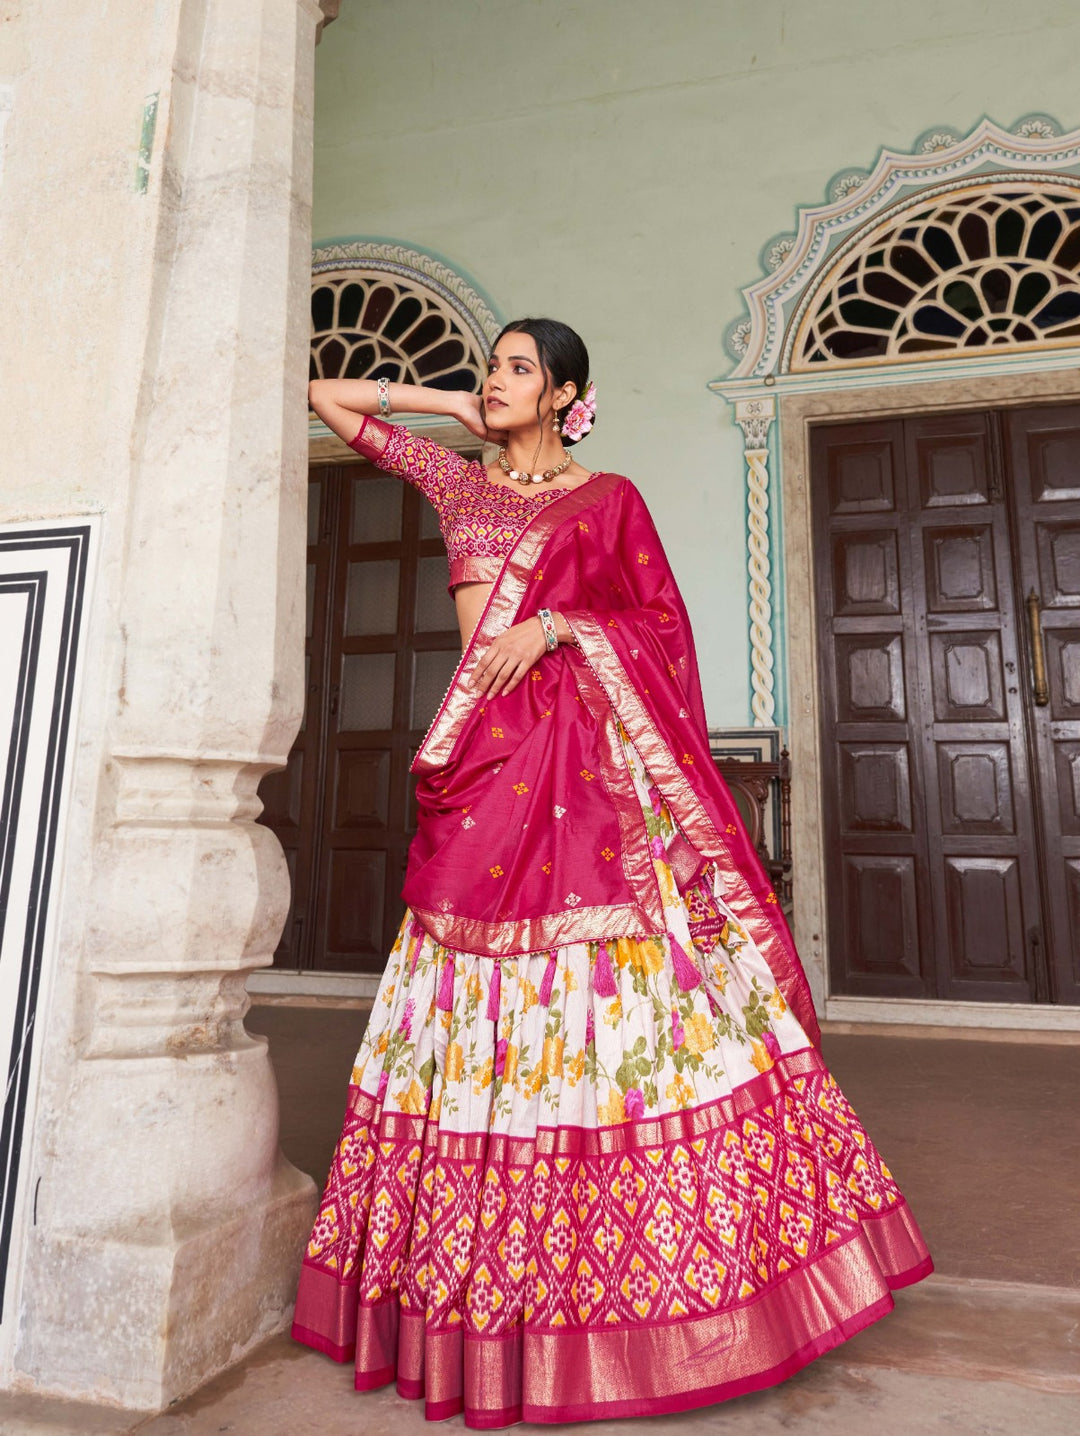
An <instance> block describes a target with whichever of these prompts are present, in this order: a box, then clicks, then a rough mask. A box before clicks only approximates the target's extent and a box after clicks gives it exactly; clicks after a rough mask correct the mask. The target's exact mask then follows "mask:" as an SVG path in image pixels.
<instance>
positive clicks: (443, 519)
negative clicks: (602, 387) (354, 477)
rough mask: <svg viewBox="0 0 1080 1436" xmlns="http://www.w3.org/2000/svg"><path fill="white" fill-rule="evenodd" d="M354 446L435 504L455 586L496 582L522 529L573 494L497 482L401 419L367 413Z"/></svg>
mask: <svg viewBox="0 0 1080 1436" xmlns="http://www.w3.org/2000/svg"><path fill="white" fill-rule="evenodd" d="M349 448H350V449H355V450H356V452H357V453H358V454H362V455H363V456H364V458H365V459H370V461H371V462H372V463H373V464H374V465H375V466H376V468H379V469H383V470H384V471H385V472H386V473H388V474H396V475H397V476H398V477H399V478H402V479H407V480H408V482H409V483H410V484H413V485H414V486H415V487H416V488H418V489H419V490H420V492H421V493H422V494H424V495H425V496H426V497H427V498H428V499H430V500H431V502H432V504H434V506H435V512H436V513H437V514H438V515H439V528H440V529H441V530H442V536H443V541H444V542H445V544H446V551H447V553H448V554H449V556H450V584H449V587H450V590H451V592H452V591H453V589H454V585H455V584H459V583H475V582H480V583H494V581H495V580H496V579H497V578H498V576H499V570H500V569H501V568H502V564H503V560H504V559H505V558H506V556H507V555H508V554H509V553H510V551H511V549H512V548H513V547H514V544H515V543H516V542H517V539H518V537H519V535H520V534H521V531H522V529H523V528H524V527H525V525H526V524H527V523H528V522H529V521H530V519H532V518H535V516H536V515H537V514H538V513H539V512H540V510H541V509H542V508H543V507H544V506H545V504H548V503H550V502H551V501H552V500H553V499H557V498H559V497H560V496H561V495H563V494H566V493H570V492H571V490H569V489H553V488H549V487H547V486H546V485H545V486H544V487H543V488H541V489H540V491H539V492H535V491H533V490H526V489H523V490H522V491H521V492H520V493H519V492H518V491H517V490H516V489H511V488H507V487H505V486H504V485H502V484H494V483H492V482H491V480H490V479H489V478H488V476H487V470H486V469H485V468H484V465H483V464H482V463H481V462H480V461H479V459H466V458H463V457H462V456H461V454H455V453H454V451H453V450H452V449H444V448H443V446H442V445H441V444H436V443H435V441H434V440H433V439H428V438H424V437H423V436H422V435H417V434H410V432H409V431H408V429H406V428H403V427H402V425H400V424H387V423H385V422H384V421H383V420H382V419H374V418H366V419H365V420H364V422H363V423H362V424H361V426H360V432H359V433H358V434H357V436H356V438H355V439H351V440H350V441H349Z"/></svg>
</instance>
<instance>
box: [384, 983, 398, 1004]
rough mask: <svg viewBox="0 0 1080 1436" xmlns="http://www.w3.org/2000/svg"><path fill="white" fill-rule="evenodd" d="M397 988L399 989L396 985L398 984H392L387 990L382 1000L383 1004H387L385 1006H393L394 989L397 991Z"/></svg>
mask: <svg viewBox="0 0 1080 1436" xmlns="http://www.w3.org/2000/svg"><path fill="white" fill-rule="evenodd" d="M396 987H397V983H396V982H392V983H391V984H390V986H389V987H388V988H387V989H386V991H385V992H384V993H383V999H382V1000H383V1002H384V1003H385V1005H386V1006H387V1007H389V1006H390V1004H391V1003H392V1002H393V1000H394V989H395V988H396Z"/></svg>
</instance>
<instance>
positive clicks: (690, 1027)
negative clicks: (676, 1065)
mask: <svg viewBox="0 0 1080 1436" xmlns="http://www.w3.org/2000/svg"><path fill="white" fill-rule="evenodd" d="M683 1028H684V1030H685V1032H686V1044H685V1045H686V1047H687V1048H688V1050H689V1051H691V1052H696V1053H697V1054H698V1056H699V1057H700V1056H701V1055H702V1054H703V1053H705V1052H710V1051H711V1050H712V1048H713V1047H715V1045H716V1038H715V1037H714V1036H713V1030H712V1023H711V1022H710V1021H709V1019H708V1017H706V1015H705V1013H704V1012H692V1013H691V1014H690V1016H689V1017H688V1018H686V1020H685V1022H684V1023H683Z"/></svg>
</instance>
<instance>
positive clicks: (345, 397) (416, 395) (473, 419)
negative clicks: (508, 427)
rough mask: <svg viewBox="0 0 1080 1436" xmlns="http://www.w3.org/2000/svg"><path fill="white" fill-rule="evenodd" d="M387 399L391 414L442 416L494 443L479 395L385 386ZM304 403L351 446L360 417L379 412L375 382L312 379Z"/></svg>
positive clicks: (457, 391) (459, 390)
mask: <svg viewBox="0 0 1080 1436" xmlns="http://www.w3.org/2000/svg"><path fill="white" fill-rule="evenodd" d="M387 398H388V399H389V401H390V410H391V412H392V413H394V414H403V413H404V414H442V415H444V416H445V417H446V418H448V419H456V420H457V421H458V423H459V424H462V425H463V426H464V427H465V428H466V429H468V431H469V433H470V434H475V435H476V437H477V438H478V439H484V440H491V439H495V440H497V439H498V438H499V437H500V436H499V435H498V434H495V433H492V432H491V431H489V429H488V428H487V425H486V424H485V423H484V420H483V418H482V416H481V412H480V395H479V394H470V393H468V392H466V391H465V390H463V389H431V388H428V386H427V385H426V384H389V385H387ZM308 402H309V403H310V404H311V407H312V408H313V409H314V410H315V412H316V414H318V416H319V418H320V419H321V420H322V421H323V423H324V424H326V425H327V427H328V428H331V429H333V431H334V433H335V434H337V436H338V438H339V439H344V440H345V442H346V443H347V444H351V443H352V441H353V439H355V438H356V434H357V430H358V429H359V428H360V421H361V419H362V418H364V417H365V416H366V417H373V416H375V415H377V414H378V413H379V386H378V382H377V381H376V380H375V379H312V381H311V383H310V384H309V385H308Z"/></svg>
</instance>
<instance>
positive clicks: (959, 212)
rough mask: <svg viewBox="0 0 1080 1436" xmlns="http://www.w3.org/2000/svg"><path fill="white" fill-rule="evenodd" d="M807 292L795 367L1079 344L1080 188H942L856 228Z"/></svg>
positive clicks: (794, 353) (1051, 185)
mask: <svg viewBox="0 0 1080 1436" xmlns="http://www.w3.org/2000/svg"><path fill="white" fill-rule="evenodd" d="M808 299H809V302H808V304H807V306H806V310H805V313H804V317H803V319H802V322H801V325H800V326H799V328H798V332H797V335H796V339H795V344H794V346H793V351H792V362H791V368H792V369H793V370H804V371H812V370H814V369H815V368H818V367H820V366H824V365H844V366H847V365H853V364H860V363H865V362H871V363H879V364H880V363H889V362H890V361H891V362H896V361H901V362H902V361H904V360H925V359H932V358H936V357H944V356H947V355H950V354H951V355H954V356H955V357H957V358H960V357H962V356H965V355H969V354H973V353H976V352H978V351H980V350H987V349H1005V348H1007V349H1013V350H1015V349H1024V348H1031V347H1037V348H1048V347H1061V346H1064V345H1075V344H1076V342H1077V339H1078V338H1080V189H1078V188H1072V187H1069V186H1066V185H1059V184H1053V183H1049V184H1048V183H1045V182H1044V183H1041V184H1039V185H1038V186H1035V185H1031V184H1003V183H1001V182H998V183H995V184H989V185H985V184H984V185H978V186H974V187H972V188H966V189H963V190H957V191H954V192H953V193H951V194H945V195H939V196H937V197H935V198H934V199H933V201H931V202H929V203H922V204H918V205H916V206H914V207H912V208H910V209H907V210H905V211H904V212H903V213H901V214H900V215H894V216H893V217H892V218H891V219H890V220H888V221H887V222H886V223H885V224H882V225H879V226H878V228H877V231H876V232H875V233H873V234H871V235H870V236H866V235H863V236H860V238H859V241H858V243H857V246H856V249H855V253H854V254H853V255H852V254H850V253H848V254H847V255H845V257H844V258H842V259H841V260H840V261H839V262H838V263H837V264H835V265H833V266H832V267H831V268H830V269H829V270H828V271H827V272H826V273H825V274H824V275H823V276H822V278H821V280H820V283H819V285H818V286H816V293H814V294H812V295H811V296H808Z"/></svg>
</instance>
